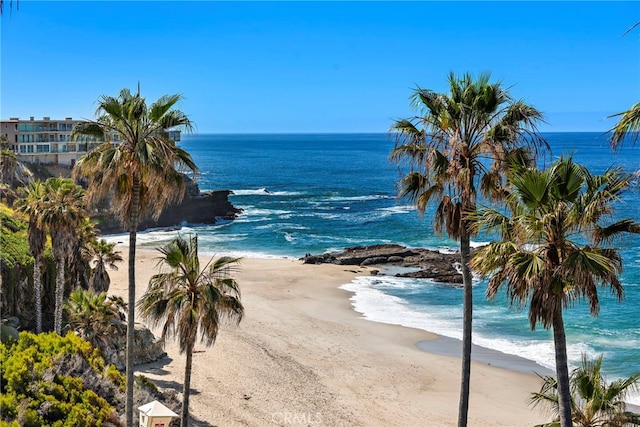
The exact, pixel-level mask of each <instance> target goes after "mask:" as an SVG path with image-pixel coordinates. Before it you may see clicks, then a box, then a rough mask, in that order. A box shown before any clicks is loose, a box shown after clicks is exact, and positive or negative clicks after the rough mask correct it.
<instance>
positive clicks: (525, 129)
mask: <svg viewBox="0 0 640 427" xmlns="http://www.w3.org/2000/svg"><path fill="white" fill-rule="evenodd" d="M489 77H490V76H489V74H481V75H480V76H478V78H477V79H475V80H474V78H473V77H472V76H471V75H469V74H465V75H464V76H463V77H462V78H458V77H456V76H455V75H454V74H453V73H451V74H450V75H449V86H450V93H449V94H446V93H437V92H435V91H432V90H428V89H422V88H417V89H416V90H415V92H414V94H413V106H414V107H416V108H420V110H421V113H422V115H419V116H415V117H413V118H409V119H401V120H397V121H396V122H395V123H394V124H393V126H392V127H391V132H392V133H393V134H394V135H395V140H396V143H395V147H394V149H393V151H392V153H391V160H392V161H395V162H396V163H398V164H408V167H409V172H408V173H407V174H406V175H405V176H404V177H403V178H402V179H401V181H400V183H399V196H401V197H405V196H408V197H410V198H411V200H412V201H413V202H414V203H415V204H416V206H417V208H418V211H419V212H420V214H424V211H425V209H426V207H427V205H428V204H429V203H430V202H435V203H436V204H437V205H438V206H437V210H436V213H435V217H434V225H435V226H434V228H435V231H436V232H442V231H443V230H444V231H446V233H447V234H448V235H449V236H450V237H451V238H453V239H456V240H459V241H460V257H461V265H462V277H463V288H464V291H463V292H464V303H463V305H464V313H463V323H464V326H463V339H462V341H463V350H462V380H461V390H460V410H459V418H458V425H459V426H466V424H467V413H468V406H469V380H470V374H471V330H472V310H473V307H472V277H471V272H470V270H469V267H468V262H469V259H470V253H471V248H470V239H471V235H472V234H471V230H470V222H469V220H468V219H467V217H466V214H467V212H473V211H474V210H475V208H476V198H477V190H476V186H477V185H479V186H480V189H481V190H482V191H483V192H484V193H485V194H486V195H487V196H488V197H491V198H499V197H500V194H499V192H497V191H496V189H497V188H498V187H499V184H500V182H501V180H502V179H501V170H502V169H503V168H504V165H505V163H506V162H507V158H508V157H510V156H511V155H512V153H514V152H515V151H521V150H523V149H524V148H526V149H528V150H530V152H531V153H532V154H537V153H538V151H539V150H541V149H546V148H547V145H546V142H544V140H543V139H542V138H541V137H540V136H539V134H538V133H537V128H536V124H537V122H538V121H540V120H542V114H541V113H540V112H539V111H538V110H536V109H535V108H533V107H532V106H530V105H527V104H526V103H524V102H522V101H514V100H513V99H511V97H510V96H509V93H508V91H507V90H506V89H504V88H502V86H501V85H500V83H490V82H489ZM487 161H488V162H489V163H490V164H489V165H487V164H486V163H487Z"/></svg>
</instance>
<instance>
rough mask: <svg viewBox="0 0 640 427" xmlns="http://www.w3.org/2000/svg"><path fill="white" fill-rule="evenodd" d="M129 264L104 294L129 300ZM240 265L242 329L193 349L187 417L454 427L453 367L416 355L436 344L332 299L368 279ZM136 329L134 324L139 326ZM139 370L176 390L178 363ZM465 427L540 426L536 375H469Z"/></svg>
mask: <svg viewBox="0 0 640 427" xmlns="http://www.w3.org/2000/svg"><path fill="white" fill-rule="evenodd" d="M119 249H120V250H121V251H122V254H123V256H124V257H125V262H123V263H122V264H121V266H120V269H119V270H118V271H114V272H110V275H111V278H112V283H111V288H110V291H109V293H110V294H111V293H115V294H118V295H121V296H123V297H125V298H126V294H127V263H126V256H127V254H128V248H126V247H120V248H119ZM156 257H157V252H149V251H144V250H138V251H137V262H136V278H137V285H136V293H137V294H138V296H140V295H142V294H143V293H144V291H145V289H146V286H147V283H148V280H149V277H151V275H152V274H154V273H155V272H156V270H155V264H156V263H155V258H156ZM356 269H357V271H358V272H357V273H356V272H355V270H354V269H353V268H349V267H345V266H336V265H304V264H302V262H301V261H297V260H290V259H278V260H265V259H244V260H242V263H241V270H240V271H239V272H238V273H237V274H236V275H235V277H236V279H237V280H238V282H239V284H240V287H241V289H242V301H243V304H244V306H245V310H246V314H245V318H244V320H243V321H242V323H241V324H240V326H238V327H235V326H228V327H225V328H224V329H223V330H222V332H221V333H220V335H219V337H218V340H217V341H216V343H215V345H214V346H213V347H210V348H206V347H204V346H203V345H197V346H196V353H195V354H194V364H193V376H192V383H191V388H192V394H191V401H190V412H191V414H192V415H193V417H195V419H196V420H199V421H203V422H205V423H208V424H198V423H194V425H216V426H276V425H280V426H295V425H298V426H300V425H305V426H403V427H404V426H454V425H457V412H458V399H459V386H460V359H459V358H457V357H451V356H443V355H436V354H431V353H426V352H424V351H421V350H419V349H418V348H417V347H416V346H415V344H416V343H417V342H418V341H421V340H429V339H433V338H434V337H435V335H433V334H430V333H428V332H425V331H422V330H416V329H411V328H404V327H401V326H393V325H387V324H381V323H375V322H371V321H368V320H365V319H362V318H360V317H359V314H358V313H356V312H354V311H353V310H352V309H351V304H350V302H349V294H348V293H347V292H346V291H343V290H341V289H339V286H340V285H343V284H345V283H349V282H350V281H351V280H352V278H354V277H355V276H356V275H358V274H360V275H363V274H364V275H368V272H367V270H366V269H364V268H356ZM138 320H139V319H138ZM166 351H167V353H168V359H166V360H164V361H162V362H158V363H154V364H148V365H142V366H140V367H139V372H138V373H141V374H144V375H145V376H147V377H149V378H151V379H153V380H154V381H155V382H156V383H157V384H158V385H159V386H160V387H169V388H174V389H176V390H177V391H181V390H182V378H183V374H184V355H179V353H178V350H177V346H176V344H175V343H174V342H169V343H167V345H166ZM471 375H472V379H471V397H470V409H469V425H470V426H512V427H516V426H531V425H534V424H536V423H540V422H543V421H547V420H548V418H547V417H545V416H544V414H542V413H540V411H539V409H535V408H530V407H529V406H527V399H528V397H529V395H530V393H531V392H532V391H534V390H537V389H539V380H538V379H537V377H535V376H533V375H527V374H521V373H517V372H512V371H508V370H505V369H500V368H496V367H492V366H487V365H486V364H481V363H475V362H474V363H473V365H472V374H471Z"/></svg>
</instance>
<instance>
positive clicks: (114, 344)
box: [101, 321, 167, 370]
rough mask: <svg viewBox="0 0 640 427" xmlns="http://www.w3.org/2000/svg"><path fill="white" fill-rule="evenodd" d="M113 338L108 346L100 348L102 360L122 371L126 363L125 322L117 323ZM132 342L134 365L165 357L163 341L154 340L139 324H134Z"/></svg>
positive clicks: (148, 331) (151, 334) (149, 332)
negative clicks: (102, 355) (102, 353)
mask: <svg viewBox="0 0 640 427" xmlns="http://www.w3.org/2000/svg"><path fill="white" fill-rule="evenodd" d="M113 336H114V338H115V339H114V340H112V341H111V342H109V345H108V346H105V347H101V348H102V350H103V352H104V358H105V360H106V361H107V362H109V363H112V364H113V365H115V366H116V368H118V369H120V370H124V369H125V366H126V361H127V354H126V348H127V323H126V322H125V321H119V322H117V324H116V333H114V334H113ZM134 340H135V345H134V346H133V363H134V365H140V364H142V363H149V362H155V361H156V360H160V359H162V358H163V357H165V356H166V355H167V353H166V352H165V351H164V348H163V341H162V340H156V337H155V336H154V335H153V333H151V331H150V330H149V329H147V328H146V327H145V326H144V325H142V324H140V323H136V327H135V331H134Z"/></svg>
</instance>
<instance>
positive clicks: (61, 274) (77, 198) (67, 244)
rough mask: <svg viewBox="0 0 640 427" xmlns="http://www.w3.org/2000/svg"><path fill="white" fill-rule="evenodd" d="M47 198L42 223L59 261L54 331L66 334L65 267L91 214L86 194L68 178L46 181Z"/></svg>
mask: <svg viewBox="0 0 640 427" xmlns="http://www.w3.org/2000/svg"><path fill="white" fill-rule="evenodd" d="M45 188H46V191H47V195H46V197H45V200H44V202H43V204H44V207H43V210H42V222H43V224H45V225H46V227H47V229H48V230H49V233H50V235H51V248H52V250H53V256H54V258H55V259H56V291H55V309H54V320H53V324H54V330H55V331H56V332H57V333H58V334H61V333H62V309H63V304H64V292H65V266H66V264H68V263H69V262H70V261H71V262H73V261H74V260H73V259H71V258H72V255H73V253H72V252H71V251H70V248H72V247H73V245H74V242H75V241H76V240H77V239H78V235H77V233H78V229H79V227H80V225H81V224H82V223H83V222H84V220H85V217H86V215H87V210H86V205H85V191H84V190H83V189H82V187H80V186H79V185H76V184H74V183H73V181H72V180H71V179H68V178H49V179H47V180H46V181H45Z"/></svg>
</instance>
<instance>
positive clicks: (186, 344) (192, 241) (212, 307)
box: [138, 235, 244, 427]
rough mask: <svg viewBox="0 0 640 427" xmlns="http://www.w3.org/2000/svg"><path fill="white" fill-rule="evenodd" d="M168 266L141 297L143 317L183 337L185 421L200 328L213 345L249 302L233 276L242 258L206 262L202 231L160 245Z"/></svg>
mask: <svg viewBox="0 0 640 427" xmlns="http://www.w3.org/2000/svg"><path fill="white" fill-rule="evenodd" d="M158 250H159V251H160V253H161V254H162V257H161V258H160V262H161V264H162V267H163V268H165V269H166V272H163V273H159V274H156V275H154V276H153V277H152V278H151V279H150V280H149V288H148V289H147V291H146V292H145V294H144V295H143V296H142V298H141V299H140V301H139V302H138V307H139V309H140V313H141V315H142V317H143V318H145V319H147V320H150V321H151V323H152V325H154V326H158V325H160V324H162V338H163V339H167V338H171V337H176V338H178V343H179V347H180V353H186V363H185V371H184V389H183V401H182V413H181V425H182V427H187V425H188V419H189V393H190V387H191V367H192V362H193V349H194V346H195V343H196V339H197V336H198V332H200V340H201V341H202V342H203V343H204V344H205V345H207V346H211V345H213V344H214V343H215V340H216V337H217V336H218V329H219V327H220V324H221V323H222V321H224V320H225V319H230V320H235V321H236V322H240V320H241V319H242V315H243V313H244V308H243V306H242V303H241V302H240V288H239V287H238V284H237V283H236V281H235V279H233V278H232V277H231V273H232V272H233V270H234V267H235V265H236V264H237V263H238V261H239V260H238V259H237V258H227V257H222V258H218V259H216V260H213V259H212V260H210V261H209V263H208V264H207V266H205V267H204V268H203V269H201V268H200V260H199V258H198V236H197V235H196V236H193V237H190V238H189V239H188V240H187V239H184V238H182V237H181V236H178V237H176V238H175V239H174V240H172V241H171V242H169V243H168V244H167V245H166V246H163V247H162V248H160V249H158Z"/></svg>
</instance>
